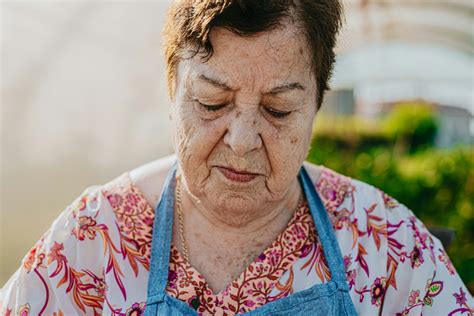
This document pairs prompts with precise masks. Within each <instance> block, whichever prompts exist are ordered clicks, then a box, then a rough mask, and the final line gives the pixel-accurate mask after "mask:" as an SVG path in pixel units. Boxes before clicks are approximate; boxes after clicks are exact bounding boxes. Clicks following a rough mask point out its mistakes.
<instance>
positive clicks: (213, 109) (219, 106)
mask: <svg viewBox="0 0 474 316" xmlns="http://www.w3.org/2000/svg"><path fill="white" fill-rule="evenodd" d="M197 103H198V104H199V105H200V106H202V107H203V108H204V109H205V110H206V111H208V112H216V111H219V110H220V109H222V108H223V107H225V106H226V104H204V103H202V102H199V101H197ZM265 111H266V112H267V113H268V114H270V115H271V116H273V117H275V118H284V117H286V116H288V115H289V114H290V113H291V111H289V112H280V111H275V110H274V109H272V108H265Z"/></svg>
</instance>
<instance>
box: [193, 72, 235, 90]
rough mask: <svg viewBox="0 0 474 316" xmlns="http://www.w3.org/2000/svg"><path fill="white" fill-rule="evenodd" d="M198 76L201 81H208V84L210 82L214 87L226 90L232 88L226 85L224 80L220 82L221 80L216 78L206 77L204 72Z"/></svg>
mask: <svg viewBox="0 0 474 316" xmlns="http://www.w3.org/2000/svg"><path fill="white" fill-rule="evenodd" d="M198 78H199V79H201V80H203V81H205V82H207V83H209V84H211V85H213V86H214V87H217V88H219V89H222V90H226V91H228V90H232V89H231V88H230V87H229V86H228V85H226V84H225V83H224V82H222V81H220V80H218V79H214V78H209V77H207V76H206V75H204V74H200V75H199V76H198Z"/></svg>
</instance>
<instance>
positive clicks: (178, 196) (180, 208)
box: [176, 176, 189, 262]
mask: <svg viewBox="0 0 474 316" xmlns="http://www.w3.org/2000/svg"><path fill="white" fill-rule="evenodd" d="M176 204H177V206H178V220H179V237H180V238H181V247H182V248H183V256H184V260H186V262H189V256H188V247H187V246H186V237H185V236H184V219H183V206H182V203H181V177H179V176H178V178H177V179H176Z"/></svg>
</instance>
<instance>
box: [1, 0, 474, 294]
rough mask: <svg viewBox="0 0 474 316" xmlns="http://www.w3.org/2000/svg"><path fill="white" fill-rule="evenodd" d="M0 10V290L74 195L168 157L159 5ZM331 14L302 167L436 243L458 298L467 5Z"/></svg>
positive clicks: (468, 115) (469, 280)
mask: <svg viewBox="0 0 474 316" xmlns="http://www.w3.org/2000/svg"><path fill="white" fill-rule="evenodd" d="M0 5H1V6H0V10H1V34H0V35H1V71H0V75H1V116H0V119H1V155H0V162H1V169H0V171H1V191H0V194H1V195H0V260H1V261H0V286H1V285H3V283H4V282H6V280H7V279H8V277H9V276H10V275H11V274H12V273H13V272H14V271H15V270H16V269H17V267H18V266H19V265H20V261H21V259H22V257H23V256H24V255H25V254H26V252H27V251H28V249H29V248H30V247H31V246H32V245H33V243H34V242H35V241H36V240H37V239H38V238H39V237H40V236H41V235H42V233H43V232H44V231H46V229H47V228H48V227H49V226H50V225H51V222H52V221H53V220H54V219H55V218H56V217H57V216H58V214H59V213H60V212H61V211H62V210H63V209H64V208H65V207H66V205H68V204H69V203H71V202H72V201H73V200H74V199H75V198H76V197H77V196H79V194H80V193H81V192H82V191H83V190H84V189H85V188H86V187H88V186H90V185H93V184H102V183H105V182H108V181H110V180H111V179H113V178H115V177H116V176H118V175H120V174H122V173H123V172H125V171H127V170H130V169H133V168H134V167H137V166H139V165H141V164H143V163H146V162H148V161H151V160H154V159H157V158H160V157H162V156H164V155H167V154H169V153H171V152H172V148H171V142H170V127H169V120H168V114H169V107H170V106H171V104H170V102H169V99H168V96H167V90H166V77H165V65H164V63H163V57H162V51H161V29H162V25H163V22H164V17H165V11H166V8H167V7H168V5H169V1H143V0H142V1H107V0H103V1H79V0H75V1H73V0H63V1H24V0H23V1H2V2H0ZM344 5H345V10H346V24H345V27H344V30H343V32H342V33H341V35H340V38H339V43H338V47H337V53H338V57H337V62H336V66H335V71H334V76H333V78H332V83H331V87H332V91H331V92H330V93H328V94H327V96H326V99H325V104H324V105H323V110H322V111H321V113H320V114H319V117H318V119H317V121H316V123H315V128H314V129H315V137H314V141H313V146H312V149H311V151H310V154H309V157H308V160H310V161H312V162H315V163H318V164H323V165H326V166H327V167H329V168H332V169H334V170H336V171H338V172H341V173H343V174H346V175H348V176H351V177H354V178H357V179H360V180H362V181H366V182H368V183H371V184H373V185H374V186H376V187H379V188H381V189H382V190H384V191H386V192H387V193H389V194H390V195H392V196H393V197H395V198H396V199H397V200H399V201H400V202H402V203H404V204H406V205H407V206H408V207H409V208H411V209H412V210H413V211H414V212H415V214H416V215H417V216H418V217H420V218H421V219H422V220H423V221H424V222H425V224H426V225H427V226H429V227H430V229H431V230H432V231H435V232H437V233H438V234H444V235H443V236H447V237H446V238H444V241H445V243H446V245H447V250H448V253H449V255H450V257H451V259H452V260H453V263H454V265H455V267H456V269H457V270H458V272H459V273H460V275H461V277H462V278H463V280H464V282H465V283H466V284H467V285H468V287H469V289H470V291H471V293H473V292H474V269H473V267H474V116H473V115H474V2H473V1H472V0H383V1H382V0H346V1H344ZM453 236H454V237H453Z"/></svg>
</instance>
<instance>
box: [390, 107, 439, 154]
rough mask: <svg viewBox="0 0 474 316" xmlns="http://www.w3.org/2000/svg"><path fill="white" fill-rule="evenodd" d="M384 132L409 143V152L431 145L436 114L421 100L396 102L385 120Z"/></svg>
mask: <svg viewBox="0 0 474 316" xmlns="http://www.w3.org/2000/svg"><path fill="white" fill-rule="evenodd" d="M384 128H385V132H386V134H387V135H388V136H389V137H390V138H392V139H394V140H395V141H396V142H402V143H404V144H406V145H409V148H408V150H409V151H410V152H416V151H417V150H420V149H425V148H428V147H432V146H433V145H434V141H435V138H436V133H437V132H438V122H437V119H436V114H435V113H434V112H433V110H432V108H431V107H430V106H429V105H428V104H426V103H422V102H407V103H400V104H398V105H397V106H396V107H395V108H394V109H393V110H392V112H391V113H390V114H389V116H388V117H387V118H386V121H385V126H384Z"/></svg>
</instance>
